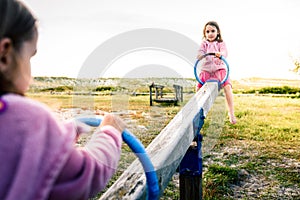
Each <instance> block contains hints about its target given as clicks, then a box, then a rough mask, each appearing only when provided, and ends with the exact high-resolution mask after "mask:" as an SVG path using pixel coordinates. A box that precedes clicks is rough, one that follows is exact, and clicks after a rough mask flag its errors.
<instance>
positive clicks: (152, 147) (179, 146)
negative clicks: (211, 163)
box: [100, 82, 219, 200]
mask: <svg viewBox="0 0 300 200" xmlns="http://www.w3.org/2000/svg"><path fill="white" fill-rule="evenodd" d="M218 92H219V90H218V83H217V82H207V83H205V84H204V85H203V87H202V88H201V89H200V90H199V91H198V92H197V93H196V94H195V95H194V96H193V97H192V98H191V99H190V100H189V102H188V103H187V104H186V105H185V106H184V107H183V108H182V109H181V111H180V112H179V113H178V114H177V115H176V116H175V117H174V118H173V119H172V120H171V121H170V123H169V124H168V125H167V126H166V127H165V128H164V129H163V130H162V131H161V133H160V134H159V135H158V136H157V137H156V138H155V139H154V140H153V141H152V142H151V143H150V144H149V146H148V147H147V148H146V151H147V153H148V154H149V157H150V159H151V161H152V163H153V165H154V167H155V169H156V173H157V177H158V180H159V187H160V192H161V194H162V193H163V191H164V189H165V188H166V187H167V185H168V183H169V181H170V179H171V178H172V176H173V174H174V173H175V172H176V169H177V167H178V166H179V164H180V162H181V160H182V158H183V156H184V155H185V153H186V151H187V149H188V148H189V146H190V144H191V142H192V141H193V139H194V137H195V135H194V129H193V120H194V118H195V116H196V115H197V114H198V113H199V111H200V110H201V109H203V113H204V116H206V115H207V113H208V111H209V110H210V108H211V107H212V105H213V103H214V101H215V99H216V97H217V96H218ZM146 193H147V188H146V177H145V174H144V171H143V168H142V166H141V164H140V163H139V161H138V159H136V160H135V161H134V162H133V163H132V164H131V165H130V166H129V167H128V168H127V169H126V170H125V171H124V173H123V174H122V175H121V176H120V177H119V179H118V180H116V181H115V183H114V184H113V185H112V186H111V187H110V188H109V189H108V190H107V191H106V192H105V193H104V194H103V195H102V196H101V198H100V199H101V200H108V199H130V200H133V199H146Z"/></svg>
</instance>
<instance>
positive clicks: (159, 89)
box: [149, 83, 183, 106]
mask: <svg viewBox="0 0 300 200" xmlns="http://www.w3.org/2000/svg"><path fill="white" fill-rule="evenodd" d="M164 87H165V86H163V85H157V84H154V83H152V84H151V85H150V86H149V91H150V106H152V105H153V101H155V102H157V103H174V105H177V103H178V101H180V102H183V88H182V86H180V85H175V84H174V85H173V87H174V90H175V97H174V98H164V97H163V89H164ZM153 89H154V92H155V99H153V97H152V95H153Z"/></svg>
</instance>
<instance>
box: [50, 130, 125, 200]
mask: <svg viewBox="0 0 300 200" xmlns="http://www.w3.org/2000/svg"><path fill="white" fill-rule="evenodd" d="M121 144H122V136H121V133H120V131H119V130H117V129H115V128H114V127H112V126H109V125H106V126H102V127H101V129H100V130H99V131H98V132H96V133H94V134H93V136H92V138H91V140H90V141H89V142H88V143H87V145H86V146H85V147H84V148H81V149H78V148H75V147H74V149H73V150H72V152H71V154H70V156H69V159H68V161H67V162H66V164H65V166H64V168H63V169H62V171H61V172H60V175H59V177H58V179H57V180H56V182H55V184H54V187H53V189H52V191H51V194H50V198H49V199H55V200H60V199H63V200H68V199H72V200H76V199H88V198H89V197H91V196H93V195H96V194H97V193H99V192H100V191H101V190H102V189H103V188H104V187H105V186H106V184H107V182H108V181H109V180H110V178H111V176H112V175H113V174H114V173H115V171H116V169H117V165H118V162H119V158H120V154H121Z"/></svg>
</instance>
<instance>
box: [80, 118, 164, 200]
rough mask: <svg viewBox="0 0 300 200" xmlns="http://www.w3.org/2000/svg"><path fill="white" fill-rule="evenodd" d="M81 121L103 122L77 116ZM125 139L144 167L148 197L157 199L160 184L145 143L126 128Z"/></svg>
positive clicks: (95, 125) (95, 123)
mask: <svg viewBox="0 0 300 200" xmlns="http://www.w3.org/2000/svg"><path fill="white" fill-rule="evenodd" d="M77 120H79V121H80V122H83V123H85V124H87V125H89V126H93V127H97V126H99V125H100V124H101V122H102V120H101V119H99V118H93V117H84V118H77ZM122 138H123V141H124V142H125V143H126V144H127V145H128V146H129V147H130V149H131V150H132V151H133V152H134V153H135V155H136V156H137V157H138V158H139V160H140V162H141V164H142V166H143V169H144V171H145V175H146V180H147V187H148V193H147V199H149V200H152V199H153V200H156V199H159V193H160V191H159V185H158V179H157V175H156V171H155V169H154V166H153V164H152V162H151V160H150V158H149V156H148V154H147V152H146V150H145V147H144V145H143V144H142V143H141V142H140V141H139V140H138V139H137V138H136V137H135V136H134V135H133V134H132V133H130V132H129V131H128V130H126V129H125V130H124V131H123V133H122Z"/></svg>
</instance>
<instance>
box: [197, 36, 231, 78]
mask: <svg viewBox="0 0 300 200" xmlns="http://www.w3.org/2000/svg"><path fill="white" fill-rule="evenodd" d="M216 52H220V53H221V54H222V55H223V56H224V57H225V58H226V57H227V48H226V45H225V43H224V42H217V41H214V42H209V41H207V40H203V41H202V43H201V45H200V48H199V51H198V55H204V54H206V53H216ZM203 59H205V60H204V62H203V65H202V66H201V67H202V68H201V69H202V71H207V72H209V73H213V72H216V71H217V70H219V69H226V66H225V64H224V62H222V61H221V60H220V59H219V58H216V57H213V56H206V57H205V58H203Z"/></svg>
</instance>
